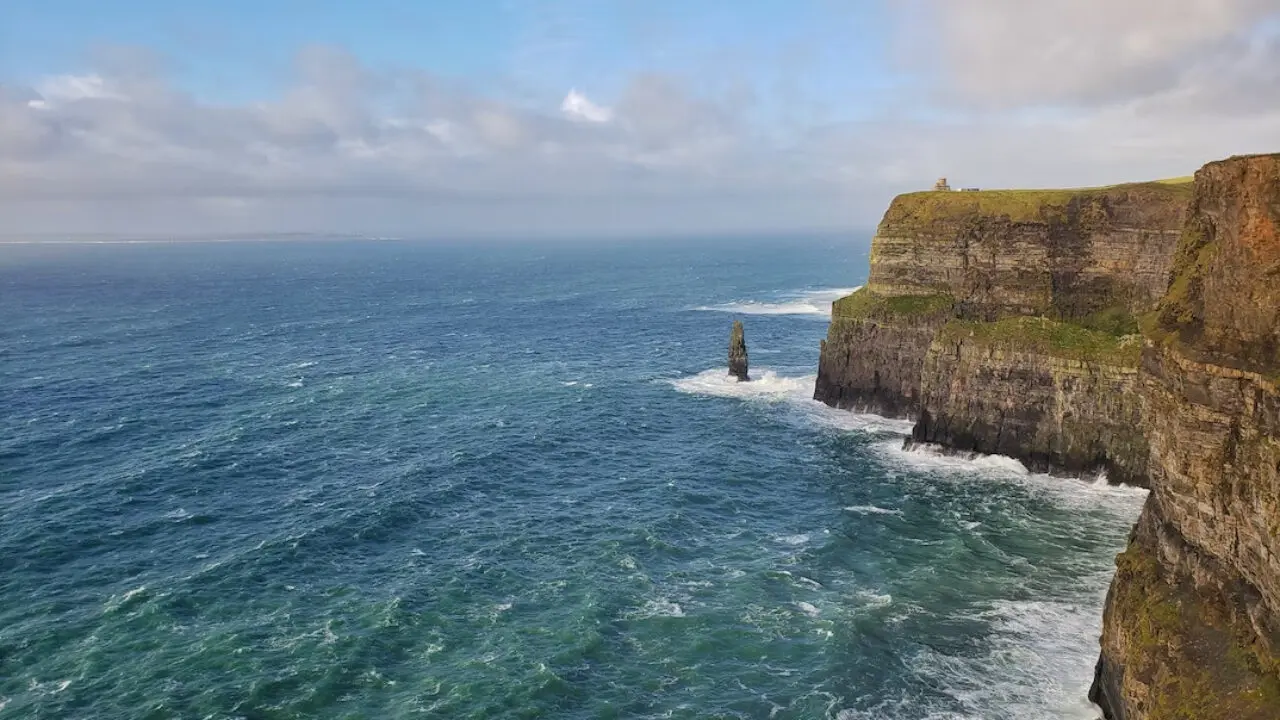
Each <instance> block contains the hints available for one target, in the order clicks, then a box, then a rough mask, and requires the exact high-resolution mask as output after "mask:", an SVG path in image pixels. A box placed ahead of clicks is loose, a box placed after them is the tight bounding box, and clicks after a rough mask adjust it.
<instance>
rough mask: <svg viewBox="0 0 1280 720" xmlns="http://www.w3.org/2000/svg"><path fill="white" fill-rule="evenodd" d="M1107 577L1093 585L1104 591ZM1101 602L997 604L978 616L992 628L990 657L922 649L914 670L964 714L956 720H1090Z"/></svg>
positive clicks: (913, 663) (1100, 598)
mask: <svg viewBox="0 0 1280 720" xmlns="http://www.w3.org/2000/svg"><path fill="white" fill-rule="evenodd" d="M1106 575H1107V573H1098V574H1097V575H1096V576H1095V577H1092V578H1090V579H1089V582H1088V585H1090V586H1095V587H1104V586H1105V585H1106ZM1102 604H1103V596H1102V593H1101V592H1099V593H1097V594H1096V595H1094V596H1092V597H1088V596H1086V597H1080V598H1076V599H1074V600H1070V599H1067V600H1021V601H1014V600H998V601H995V602H993V603H991V604H990V606H989V607H988V608H987V609H986V610H983V611H981V612H980V613H979V614H978V617H980V618H981V619H983V620H986V621H988V622H990V623H991V627H992V630H993V632H992V633H991V634H990V635H989V636H988V639H987V645H986V647H985V648H984V651H983V652H981V653H977V654H970V653H962V654H958V655H949V654H946V653H944V652H942V651H939V650H934V649H932V648H927V647H926V648H923V649H922V650H921V651H920V652H919V653H918V654H916V655H914V656H912V657H911V658H909V660H908V663H909V665H910V666H911V668H912V669H913V670H914V671H915V672H917V673H919V674H920V675H921V676H923V677H927V678H929V679H930V680H932V681H933V683H932V684H935V685H936V686H937V687H939V688H941V689H942V690H943V691H944V692H946V693H947V694H948V695H950V696H951V697H953V698H955V699H956V700H957V701H959V703H960V704H961V705H962V706H963V707H964V709H965V713H964V714H963V715H960V716H958V717H963V718H984V719H991V720H1003V719H1008V720H1013V719H1014V718H1016V719H1017V720H1059V719H1062V718H1066V719H1068V720H1070V719H1072V718H1079V720H1086V719H1089V720H1092V719H1093V718H1096V717H1097V714H1096V712H1095V711H1094V710H1093V709H1092V707H1091V706H1090V704H1089V703H1088V702H1087V701H1086V700H1085V697H1086V695H1087V692H1088V685H1089V681H1090V679H1091V678H1092V676H1093V672H1092V670H1093V664H1094V662H1095V660H1096V659H1097V654H1098V643H1097V637H1098V633H1099V631H1100V627H1099V626H1100V624H1101V614H1102Z"/></svg>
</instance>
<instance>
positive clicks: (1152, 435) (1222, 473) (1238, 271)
mask: <svg viewBox="0 0 1280 720" xmlns="http://www.w3.org/2000/svg"><path fill="white" fill-rule="evenodd" d="M1277 380H1280V155H1270V156H1254V157H1242V158H1232V159H1230V160H1226V161H1222V162H1217V163H1211V164H1209V165H1206V166H1205V167H1204V168H1203V169H1202V170H1201V171H1200V172H1199V173H1197V175H1196V185H1195V196H1194V199H1193V201H1192V204H1191V208H1190V213H1189V216H1188V220H1187V223H1186V228H1185V230H1184V232H1183V235H1182V239H1181V242H1180V244H1179V248H1178V252H1177V260H1176V264H1175V268H1174V279H1173V282H1172V284H1171V286H1170V289H1169V293H1168V295H1167V296H1166V297H1165V299H1164V300H1163V301H1162V302H1161V303H1160V307H1159V310H1158V312H1157V313H1155V315H1154V316H1153V317H1152V318H1150V320H1149V322H1147V323H1146V325H1145V327H1144V347H1143V354H1142V362H1141V368H1140V373H1139V384H1140V388H1141V393H1142V399H1143V403H1144V404H1145V406H1146V408H1147V410H1146V413H1145V418H1146V425H1145V430H1146V437H1147V440H1148V442H1149V445H1150V464H1149V475H1150V478H1151V489H1152V491H1151V495H1150V497H1149V499H1148V501H1147V504H1146V506H1145V508H1144V509H1143V513H1142V518H1141V520H1140V521H1139V523H1138V526H1137V527H1136V528H1135V531H1134V534H1133V537H1132V538H1131V541H1130V543H1129V547H1128V549H1127V550H1126V551H1125V552H1124V553H1123V554H1122V555H1120V556H1119V558H1118V562H1117V572H1116V576H1115V579H1114V580H1113V582H1112V585H1111V590H1110V592H1109V594H1108V598H1107V606H1106V612H1105V616H1104V622H1103V635H1102V654H1101V657H1100V659H1099V662H1098V668H1097V676H1096V679H1095V681H1094V685H1093V688H1092V690H1091V693H1090V696H1091V698H1092V699H1093V700H1094V701H1095V702H1096V703H1098V704H1099V705H1100V706H1101V707H1102V708H1103V710H1104V712H1105V714H1106V717H1108V718H1110V719H1111V720H1166V719H1173V718H1196V719H1205V720H1212V719H1217V718H1223V719H1226V718H1232V719H1234V720H1254V719H1256V720H1262V719H1263V718H1268V719H1274V718H1277V717H1280V390H1278V386H1277Z"/></svg>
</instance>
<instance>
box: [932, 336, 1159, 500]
mask: <svg viewBox="0 0 1280 720" xmlns="http://www.w3.org/2000/svg"><path fill="white" fill-rule="evenodd" d="M957 335H959V337H957ZM921 377H922V380H921V390H920V394H921V411H920V415H919V416H918V418H917V422H916V426H915V428H914V430H913V432H912V439H913V440H915V441H917V442H927V443H935V444H939V445H945V446H947V447H951V448H955V449H958V450H966V451H977V452H986V453H998V454H1000V455H1008V456H1010V457H1016V458H1019V459H1020V460H1022V462H1023V463H1024V464H1026V465H1027V466H1028V467H1030V468H1031V469H1032V470H1036V471H1041V472H1049V471H1065V472H1067V473H1072V474H1093V473H1097V472H1103V471H1105V472H1106V474H1107V477H1108V479H1110V480H1111V481H1112V482H1123V483H1127V484H1131V485H1145V484H1146V465H1147V444H1146V438H1145V437H1144V436H1143V433H1142V407H1141V399H1140V398H1139V396H1138V393H1137V386H1138V370H1137V368H1136V367H1134V366H1133V365H1130V364H1128V363H1126V362H1124V361H1123V356H1122V357H1121V358H1120V359H1117V360H1103V359H1094V360H1081V359H1077V358H1071V357H1062V356H1055V355H1053V354H1045V353H1042V352H1036V351H1035V350H1033V349H1031V348H1028V347H1026V346H1025V344H1024V343H1021V342H1016V343H993V342H990V341H988V340H986V339H977V338H973V337H966V336H964V335H963V334H962V333H957V332H953V331H951V330H950V329H948V330H947V331H946V332H944V333H943V334H941V335H940V336H939V338H938V339H937V340H936V341H935V342H934V343H933V344H932V346H931V347H930V348H929V353H928V355H927V356H926V358H925V362H924V370H923V373H922V375H921Z"/></svg>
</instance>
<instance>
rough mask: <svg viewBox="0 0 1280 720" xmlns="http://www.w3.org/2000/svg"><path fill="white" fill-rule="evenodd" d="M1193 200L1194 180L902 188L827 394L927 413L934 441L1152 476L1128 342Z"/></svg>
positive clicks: (844, 312)
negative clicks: (928, 189)
mask: <svg viewBox="0 0 1280 720" xmlns="http://www.w3.org/2000/svg"><path fill="white" fill-rule="evenodd" d="M1189 198H1190V186H1189V185H1188V184H1186V183H1142V184H1136V185H1121V186H1116V187H1111V188H1099V189H1085V190H1030V191H982V192H964V193H948V192H925V193H912V194H909V195H902V196H899V197H897V198H895V199H894V201H893V203H892V204H891V205H890V207H889V210H888V211H887V212H886V213H885V216H884V220H883V221H882V222H881V223H880V227H879V229H878V231H877V234H876V237H875V239H874V240H873V242H872V249H871V273H870V279H869V281H868V283H867V286H866V287H865V288H863V289H862V290H860V291H858V292H857V293H855V294H854V295H852V296H850V297H848V298H843V299H841V300H839V301H837V302H836V303H835V304H834V305H833V307H832V321H831V327H830V329H829V330H828V334H827V339H826V341H825V342H824V343H823V344H822V351H821V356H820V360H819V368H818V379H817V384H816V389H815V397H816V398H817V399H818V400H821V401H823V402H826V403H827V404H829V405H833V406H836V407H841V408H848V409H853V410H860V411H869V412H877V413H880V414H886V415H893V416H903V417H912V418H918V419H919V421H920V422H919V426H918V427H917V430H916V433H915V436H916V438H918V439H919V440H923V441H928V442H936V443H940V444H944V445H949V446H953V447H957V448H962V449H965V450H974V451H979V452H992V453H997V452H998V453H1003V454H1008V455H1012V456H1014V457H1017V458H1019V459H1021V460H1023V461H1024V462H1026V463H1027V464H1029V465H1031V466H1033V467H1037V468H1043V469H1051V468H1052V469H1058V470H1066V471H1070V472H1093V471H1096V470H1106V471H1107V472H1108V476H1109V477H1110V478H1112V479H1113V480H1117V481H1125V482H1134V483H1140V484H1141V483H1144V482H1145V443H1143V442H1142V440H1141V436H1140V434H1139V432H1138V431H1137V430H1136V428H1138V427H1140V424H1141V423H1140V415H1141V408H1140V407H1139V406H1138V403H1137V402H1136V400H1134V398H1135V397H1136V395H1135V393H1134V390H1135V388H1136V378H1137V360H1138V354H1139V352H1138V350H1139V347H1140V344H1139V343H1138V342H1137V340H1136V337H1135V338H1129V339H1125V338H1126V336H1130V335H1135V334H1136V332H1137V323H1136V320H1135V314H1136V313H1139V312H1143V311H1147V310H1150V309H1151V308H1153V307H1154V306H1155V303H1156V301H1157V300H1158V298H1159V296H1160V294H1161V293H1162V292H1163V290H1164V288H1165V287H1166V286H1167V285H1168V283H1169V278H1170V273H1171V268H1172V264H1173V256H1174V252H1175V249H1176V245H1177V239H1178V228H1179V227H1180V225H1181V223H1182V218H1183V217H1184V214H1185V208H1186V204H1187V201H1188V200H1189ZM1028 318H1035V319H1036V322H1035V323H1028V322H1022V320H1026V319H1028Z"/></svg>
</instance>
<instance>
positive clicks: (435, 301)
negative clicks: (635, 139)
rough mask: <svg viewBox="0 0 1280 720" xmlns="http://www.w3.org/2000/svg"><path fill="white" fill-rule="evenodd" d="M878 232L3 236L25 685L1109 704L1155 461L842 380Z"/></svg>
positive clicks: (1013, 706)
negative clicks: (826, 395) (955, 450)
mask: <svg viewBox="0 0 1280 720" xmlns="http://www.w3.org/2000/svg"><path fill="white" fill-rule="evenodd" d="M865 254H866V243H865V241H863V240H857V239H843V238H838V239H833V238H798V239H797V238H788V239H755V240H734V241H732V242H731V241H728V240H725V241H698V242H685V243H677V242H673V241H663V242H645V243H639V242H635V243H610V244H603V245H591V244H571V243H561V244H556V243H540V244H509V245H503V244H497V243H486V244H480V245H472V246H466V245H449V244H431V243H409V242H380V243H341V242H327V243H320V242H317V243H207V244H206V243H202V244H196V245H174V244H118V245H117V244H103V245H69V246H41V245H26V246H5V247H3V248H0V257H3V260H2V261H0V320H2V322H0V403H2V404H3V407H4V413H3V414H2V417H0V422H2V423H3V425H2V427H0V431H2V432H0V718H5V719H7V718H304V717H343V718H415V717H430V718H437V717H438V718H490V717H493V718H505V717H513V718H514V717H548V718H603V717H618V718H708V717H716V718H768V717H773V718H841V719H842V720H855V719H862V718H888V719H897V718H902V719H911V720H920V719H923V718H934V719H942V718H947V719H959V718H983V719H986V720H991V719H999V718H1008V719H1010V720H1013V719H1015V718H1016V719H1017V720H1030V719H1035V718H1046V719H1047V718H1055V719H1057V718H1064V717H1066V718H1070V717H1080V718H1087V717H1092V713H1091V710H1090V708H1089V707H1088V705H1087V704H1086V703H1085V701H1084V693H1085V689H1086V687H1087V683H1088V681H1089V679H1090V677H1091V671H1092V664H1093V660H1094V658H1095V656H1096V650H1097V633H1098V628H1099V623H1100V613H1101V604H1102V598H1103V594H1104V593H1105V589H1106V584H1107V582H1108V579H1109V574H1110V568H1111V565H1112V560H1113V556H1114V554H1115V553H1116V552H1117V551H1118V550H1119V549H1120V548H1121V547H1122V546H1123V543H1124V539H1125V537H1126V535H1127V533H1128V529H1129V526H1130V524H1131V523H1132V521H1133V520H1134V518H1135V517H1136V515H1137V512H1138V509H1139V506H1140V504H1141V502H1142V499H1143V495H1142V493H1141V491H1137V490H1131V489H1126V488H1116V487H1107V486H1104V485H1101V484H1091V483H1086V482H1080V481H1073V480H1061V479H1052V478H1048V477H1045V476H1040V475H1033V474H1029V473H1027V472H1026V471H1025V469H1023V468H1022V467H1021V466H1020V465H1018V464H1017V463H1015V462H1013V461H1010V460H1006V459H1001V458H979V459H973V460H964V459H958V458H950V457H946V456H944V455H941V454H939V453H937V452H934V451H930V450H920V451H912V452H907V451H904V450H902V439H903V437H904V435H905V434H906V433H907V431H908V429H909V425H907V424H905V423H903V422H900V421H892V420H884V419H881V418H876V417H873V416H860V415H854V414H850V413H844V412H838V411H834V410H831V409H828V408H826V407H824V406H822V405H819V404H817V403H815V402H813V401H812V400H810V399H809V396H810V395H811V394H812V389H813V372H814V368H815V367H816V363H817V348H818V341H819V339H820V338H821V337H822V336H823V335H824V333H825V330H826V321H827V317H826V315H825V312H826V309H827V306H828V303H829V301H830V299H831V298H833V297H835V296H837V295H838V294H839V293H840V292H841V291H842V290H843V289H847V288H848V287H850V286H854V285H857V284H858V283H859V282H860V281H861V279H862V278H863V277H864V276H865V268H866V256H865ZM735 317H738V318H743V319H745V322H746V329H747V341H748V345H749V349H750V353H751V361H752V372H753V375H754V376H756V377H757V378H758V379H757V381H756V382H753V383H749V384H743V385H739V384H735V383H731V382H729V381H728V380H727V379H726V378H725V373H724V371H723V362H724V356H725V350H726V343H727V338H728V331H729V325H730V322H731V321H732V319H733V318H735Z"/></svg>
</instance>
